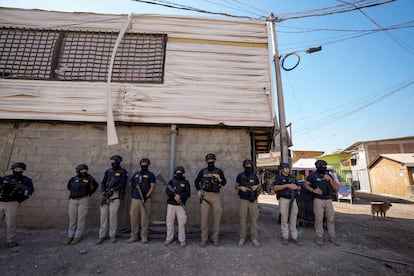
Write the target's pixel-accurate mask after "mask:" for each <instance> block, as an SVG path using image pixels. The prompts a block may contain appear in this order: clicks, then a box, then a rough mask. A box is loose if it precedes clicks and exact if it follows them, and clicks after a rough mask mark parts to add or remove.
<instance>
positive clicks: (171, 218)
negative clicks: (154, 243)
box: [166, 204, 187, 242]
mask: <svg viewBox="0 0 414 276" xmlns="http://www.w3.org/2000/svg"><path fill="white" fill-rule="evenodd" d="M175 216H177V222H178V240H179V241H180V242H182V241H185V224H186V222H187V215H186V213H185V210H184V208H183V207H182V206H181V205H172V204H167V218H166V224H167V238H166V240H167V241H172V240H173V239H174V222H175Z"/></svg>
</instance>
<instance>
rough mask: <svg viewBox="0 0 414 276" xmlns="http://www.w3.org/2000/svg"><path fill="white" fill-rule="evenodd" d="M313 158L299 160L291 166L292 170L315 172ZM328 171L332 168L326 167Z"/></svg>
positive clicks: (314, 160)
mask: <svg viewBox="0 0 414 276" xmlns="http://www.w3.org/2000/svg"><path fill="white" fill-rule="evenodd" d="M316 160H317V159H315V158H301V159H299V160H298V161H296V162H295V163H294V164H293V165H292V170H295V171H305V170H315V169H316V167H315V162H316ZM327 168H328V169H330V170H332V166H329V165H328V166H327Z"/></svg>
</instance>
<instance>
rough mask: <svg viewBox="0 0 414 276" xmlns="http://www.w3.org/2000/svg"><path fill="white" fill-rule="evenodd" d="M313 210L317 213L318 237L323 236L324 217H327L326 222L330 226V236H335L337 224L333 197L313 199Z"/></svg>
mask: <svg viewBox="0 0 414 276" xmlns="http://www.w3.org/2000/svg"><path fill="white" fill-rule="evenodd" d="M313 212H314V213H315V224H314V226H315V234H316V236H317V237H318V238H322V237H323V217H324V215H325V217H326V223H327V228H328V234H329V237H331V238H335V224H334V214H335V211H334V209H333V204H332V199H319V198H315V199H314V200H313Z"/></svg>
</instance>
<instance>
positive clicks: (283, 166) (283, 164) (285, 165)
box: [279, 163, 290, 170]
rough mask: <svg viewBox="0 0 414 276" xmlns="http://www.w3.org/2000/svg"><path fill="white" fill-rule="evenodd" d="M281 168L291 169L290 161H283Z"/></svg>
mask: <svg viewBox="0 0 414 276" xmlns="http://www.w3.org/2000/svg"><path fill="white" fill-rule="evenodd" d="M279 168H280V169H281V170H283V169H284V168H289V169H290V165H289V164H288V163H282V164H280V166H279Z"/></svg>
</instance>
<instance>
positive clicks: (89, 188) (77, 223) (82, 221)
mask: <svg viewBox="0 0 414 276" xmlns="http://www.w3.org/2000/svg"><path fill="white" fill-rule="evenodd" d="M88 169H89V168H88V165H86V164H79V165H77V166H76V176H74V177H72V178H70V179H69V181H68V185H67V188H68V190H69V191H70V194H69V208H68V213H69V227H68V237H67V239H66V241H65V242H64V244H65V245H69V244H71V245H74V244H77V243H78V242H79V241H80V240H81V239H82V236H83V231H84V229H85V225H86V216H87V214H88V205H89V197H90V196H91V195H92V194H93V193H94V192H95V191H96V189H98V183H97V182H96V181H95V179H94V178H93V177H92V176H91V175H90V174H88Z"/></svg>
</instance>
